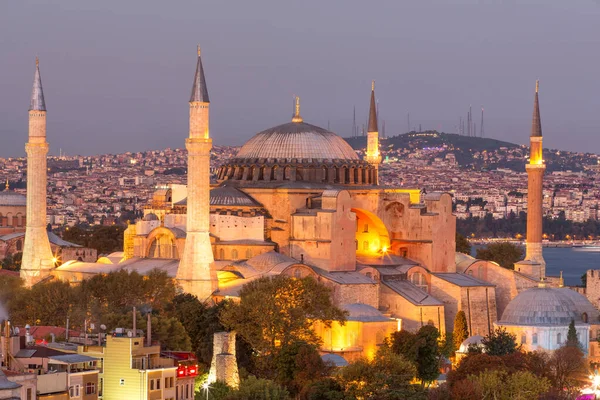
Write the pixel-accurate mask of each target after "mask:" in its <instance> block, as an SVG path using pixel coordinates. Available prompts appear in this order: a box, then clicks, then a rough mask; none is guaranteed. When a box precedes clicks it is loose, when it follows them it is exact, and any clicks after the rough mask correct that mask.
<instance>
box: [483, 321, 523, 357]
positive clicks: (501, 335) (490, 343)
mask: <svg viewBox="0 0 600 400" xmlns="http://www.w3.org/2000/svg"><path fill="white" fill-rule="evenodd" d="M516 339H517V338H516V336H515V335H513V334H511V333H509V332H507V331H506V328H496V329H494V330H492V331H491V332H490V333H489V334H488V335H487V336H486V337H484V338H483V339H482V340H481V344H482V345H483V348H484V349H485V350H484V351H485V353H486V354H488V355H490V356H503V355H506V354H512V353H515V352H517V351H519V350H520V349H521V346H520V345H518V344H517V340H516Z"/></svg>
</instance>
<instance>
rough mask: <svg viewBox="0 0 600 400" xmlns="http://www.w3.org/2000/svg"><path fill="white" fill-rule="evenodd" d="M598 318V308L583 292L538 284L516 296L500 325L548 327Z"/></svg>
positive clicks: (507, 307) (505, 311)
mask: <svg viewBox="0 0 600 400" xmlns="http://www.w3.org/2000/svg"><path fill="white" fill-rule="evenodd" d="M571 320H573V321H575V323H587V322H588V321H591V320H596V321H597V320H598V311H596V309H595V308H594V306H593V305H592V304H591V303H590V302H589V301H588V299H586V298H585V297H584V296H582V295H581V294H579V293H577V292H575V291H574V290H571V289H569V288H549V287H537V288H531V289H527V290H525V291H524V292H521V293H519V294H518V295H517V297H515V298H514V299H513V300H512V301H511V302H510V303H508V306H506V309H505V310H504V313H503V314H502V319H501V320H500V322H499V323H498V324H499V325H525V326H548V325H562V326H564V325H569V324H570V323H571Z"/></svg>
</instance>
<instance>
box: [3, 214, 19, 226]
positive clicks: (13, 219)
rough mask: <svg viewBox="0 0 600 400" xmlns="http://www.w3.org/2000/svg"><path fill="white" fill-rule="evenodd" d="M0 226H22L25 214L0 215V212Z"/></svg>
mask: <svg viewBox="0 0 600 400" xmlns="http://www.w3.org/2000/svg"><path fill="white" fill-rule="evenodd" d="M0 226H13V227H23V226H25V215H22V214H17V215H2V214H0Z"/></svg>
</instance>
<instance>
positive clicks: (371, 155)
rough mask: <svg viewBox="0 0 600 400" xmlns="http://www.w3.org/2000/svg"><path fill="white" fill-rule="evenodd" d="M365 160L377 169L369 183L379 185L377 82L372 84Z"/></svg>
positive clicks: (379, 155)
mask: <svg viewBox="0 0 600 400" xmlns="http://www.w3.org/2000/svg"><path fill="white" fill-rule="evenodd" d="M365 160H366V161H367V162H368V163H369V164H371V165H373V166H374V167H375V168H374V169H373V171H372V172H371V173H372V174H373V176H372V177H371V179H369V182H371V183H373V184H375V185H377V184H379V163H381V154H380V153H379V129H378V128H377V103H376V102H375V81H372V82H371V102H370V105H369V123H368V130H367V151H366V153H365Z"/></svg>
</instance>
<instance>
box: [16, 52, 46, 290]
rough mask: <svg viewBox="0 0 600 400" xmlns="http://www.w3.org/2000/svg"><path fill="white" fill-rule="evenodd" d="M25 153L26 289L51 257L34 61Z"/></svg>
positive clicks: (42, 116)
mask: <svg viewBox="0 0 600 400" xmlns="http://www.w3.org/2000/svg"><path fill="white" fill-rule="evenodd" d="M25 151H26V152H27V217H26V218H27V219H26V230H25V243H24V245H23V260H22V261H21V278H23V280H24V281H25V285H26V286H28V287H30V286H32V285H33V284H35V283H37V282H39V281H40V280H42V279H43V278H45V277H47V276H48V275H50V270H51V269H52V268H53V267H54V257H53V255H52V250H51V248H50V241H49V240H48V233H47V232H46V185H47V179H48V178H47V176H46V174H47V172H46V171H47V167H46V165H47V164H46V155H47V154H48V142H46V102H45V101H44V91H43V90H42V78H41V76H40V64H39V61H38V59H37V58H36V59H35V75H34V78H33V91H32V93H31V103H30V105H29V141H28V142H27V143H26V144H25Z"/></svg>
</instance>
